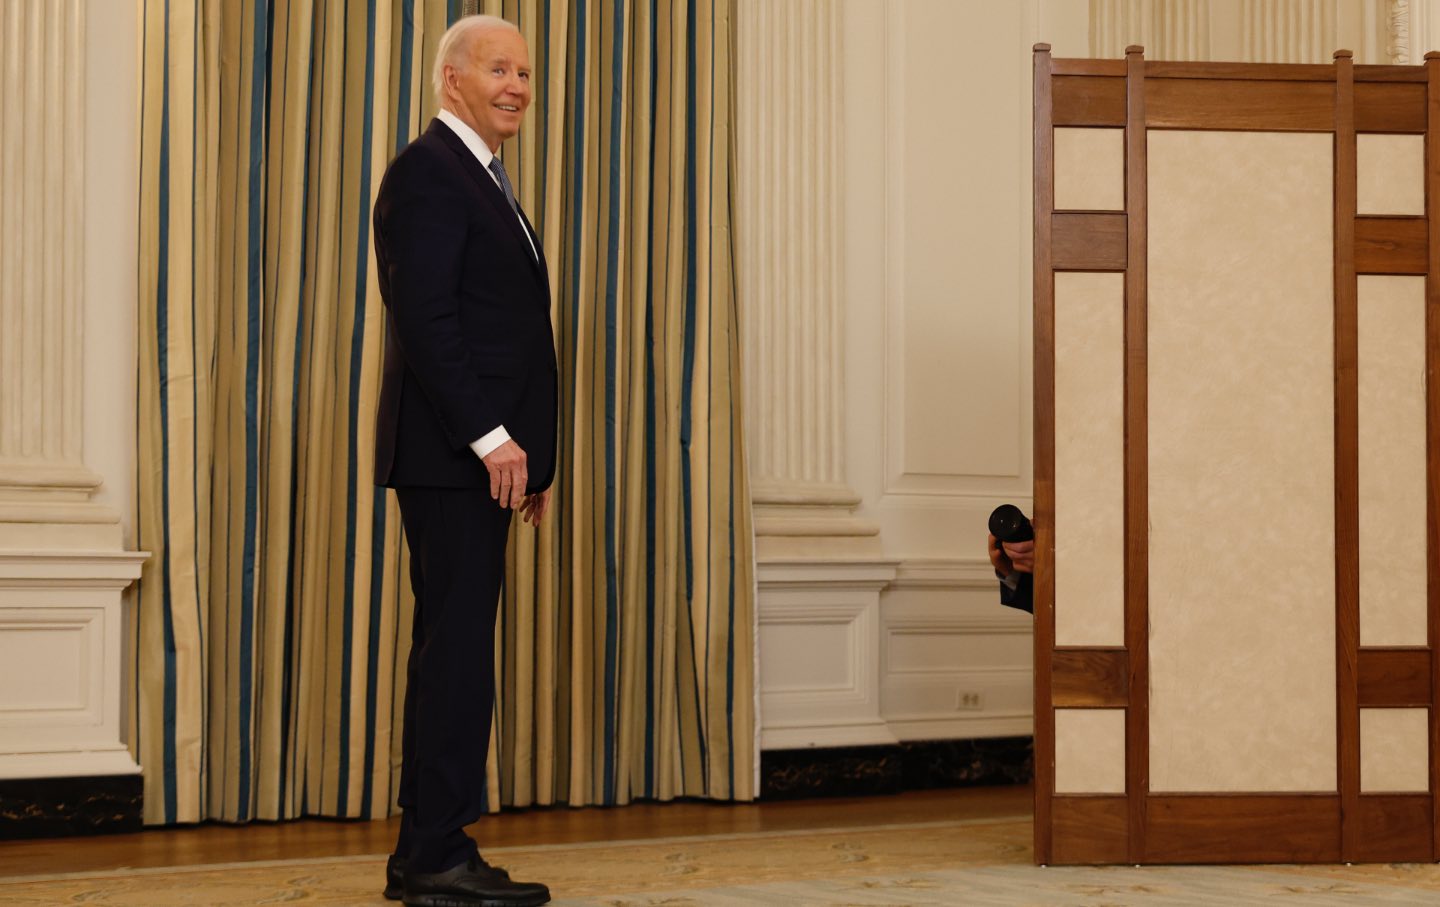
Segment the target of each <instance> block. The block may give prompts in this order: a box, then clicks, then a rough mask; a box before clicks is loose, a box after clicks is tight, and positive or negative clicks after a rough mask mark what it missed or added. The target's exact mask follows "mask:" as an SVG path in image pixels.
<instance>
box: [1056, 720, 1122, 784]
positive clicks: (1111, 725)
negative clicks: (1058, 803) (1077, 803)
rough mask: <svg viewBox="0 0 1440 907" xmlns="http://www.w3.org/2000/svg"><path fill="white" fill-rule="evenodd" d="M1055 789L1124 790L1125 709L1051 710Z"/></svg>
mask: <svg viewBox="0 0 1440 907" xmlns="http://www.w3.org/2000/svg"><path fill="white" fill-rule="evenodd" d="M1055 793H1057V794H1123V793H1125V710H1124V709H1056V710H1055Z"/></svg>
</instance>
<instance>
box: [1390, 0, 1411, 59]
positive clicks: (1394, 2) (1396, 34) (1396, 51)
mask: <svg viewBox="0 0 1440 907" xmlns="http://www.w3.org/2000/svg"><path fill="white" fill-rule="evenodd" d="M1389 13H1390V14H1389V16H1388V20H1389V25H1390V40H1389V42H1388V43H1387V44H1386V45H1385V52H1386V54H1388V55H1389V57H1390V61H1389V62H1391V63H1413V62H1415V60H1414V57H1413V55H1412V54H1411V52H1410V44H1411V38H1410V36H1411V20H1410V14H1411V6H1410V0H1390V10H1389Z"/></svg>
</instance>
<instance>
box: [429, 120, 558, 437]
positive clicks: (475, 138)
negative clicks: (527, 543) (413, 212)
mask: <svg viewBox="0 0 1440 907" xmlns="http://www.w3.org/2000/svg"><path fill="white" fill-rule="evenodd" d="M435 116H436V119H438V120H439V121H440V122H442V123H444V124H445V125H446V126H449V127H450V129H451V131H453V132H454V133H455V134H456V135H458V136H459V137H460V141H462V142H464V143H465V147H466V148H469V149H470V153H471V154H473V155H475V159H476V160H477V161H479V162H480V166H481V167H484V168H485V172H486V173H487V174H489V176H490V179H491V180H492V181H493V182H494V183H495V187H496V188H497V189H499V188H500V180H498V179H496V178H495V173H494V172H493V171H492V170H491V169H490V162H491V161H492V160H494V159H495V152H493V151H491V150H490V146H489V145H486V144H485V140H484V139H482V138H480V136H479V134H477V133H476V132H475V130H473V129H471V128H470V127H469V126H468V125H467V124H466V123H465V121H464V120H462V119H460V118H459V117H457V116H456V115H455V114H453V113H451V112H450V111H448V110H446V109H445V108H443V107H442V108H440V112H439V113H438V114H436V115H435ZM501 191H502V192H503V191H504V190H503V189H501ZM515 219H516V220H518V221H520V232H521V233H524V234H525V239H526V240H527V241H529V243H530V254H532V255H534V256H535V260H536V261H539V260H540V253H539V252H538V251H537V250H536V248H535V240H534V238H533V237H531V235H530V231H529V230H528V229H526V227H525V221H524V220H523V219H522V218H521V217H520V214H519V212H516V214H515ZM509 440H510V433H509V432H508V431H506V430H505V426H503V425H501V426H499V427H497V428H496V429H495V430H494V431H491V432H488V433H487V434H485V435H484V436H483V437H481V438H477V439H476V440H474V441H471V442H470V449H471V450H473V451H475V456H477V457H479V458H480V459H482V460H483V459H485V458H486V457H488V456H490V454H491V453H492V452H494V450H495V449H496V448H497V447H499V446H500V445H502V444H504V443H505V442H506V441H509Z"/></svg>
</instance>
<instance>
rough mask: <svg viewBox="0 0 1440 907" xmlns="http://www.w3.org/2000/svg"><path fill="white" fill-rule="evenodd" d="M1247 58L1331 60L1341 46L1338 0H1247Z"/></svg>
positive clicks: (1245, 19) (1272, 61)
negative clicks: (1337, 12) (1337, 9)
mask: <svg viewBox="0 0 1440 907" xmlns="http://www.w3.org/2000/svg"><path fill="white" fill-rule="evenodd" d="M1243 15H1244V28H1245V53H1246V60H1247V61H1248V62H1252V63H1319V62H1321V61H1325V62H1328V61H1329V60H1330V59H1331V55H1332V54H1333V53H1334V51H1335V48H1337V47H1339V43H1338V38H1339V29H1338V22H1337V17H1336V6H1335V3H1334V0H1245V2H1244V12H1243Z"/></svg>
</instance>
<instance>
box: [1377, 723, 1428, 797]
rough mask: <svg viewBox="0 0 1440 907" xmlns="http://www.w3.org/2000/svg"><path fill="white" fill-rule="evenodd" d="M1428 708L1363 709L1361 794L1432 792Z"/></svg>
mask: <svg viewBox="0 0 1440 907" xmlns="http://www.w3.org/2000/svg"><path fill="white" fill-rule="evenodd" d="M1429 712H1430V710H1429V709H1361V710H1360V790H1361V792H1362V793H1382V792H1400V793H1405V792H1409V793H1414V792H1417V791H1419V792H1424V791H1428V790H1429V789H1430V740H1429V738H1430V725H1429Z"/></svg>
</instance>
